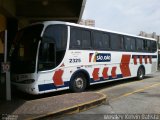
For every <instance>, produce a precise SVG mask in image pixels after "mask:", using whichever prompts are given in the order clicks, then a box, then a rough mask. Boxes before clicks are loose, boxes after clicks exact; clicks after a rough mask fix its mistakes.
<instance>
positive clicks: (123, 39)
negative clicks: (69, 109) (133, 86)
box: [10, 21, 158, 94]
mask: <svg viewBox="0 0 160 120" xmlns="http://www.w3.org/2000/svg"><path fill="white" fill-rule="evenodd" d="M10 55H11V73H12V74H11V78H12V84H13V85H14V86H16V88H17V89H19V90H21V91H23V92H27V93H29V94H43V93H48V92H53V91H60V90H66V89H70V90H72V91H73V92H82V91H84V90H85V89H86V87H87V86H89V85H94V84H99V83H105V82H110V81H115V80H121V79H126V78H132V77H137V79H143V78H144V76H145V75H146V74H151V73H153V72H156V71H157V64H158V63H157V62H158V60H157V59H158V49H157V42H156V40H155V39H151V38H145V37H140V36H134V35H130V34H124V33H120V32H115V31H110V30H104V29H100V28H95V27H88V26H83V25H78V24H74V23H69V22H61V21H45V22H40V23H36V24H32V25H30V26H28V27H25V28H23V29H21V30H19V31H18V33H17V35H16V38H15V40H14V44H13V46H12V48H11V51H10Z"/></svg>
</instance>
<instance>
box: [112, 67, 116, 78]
mask: <svg viewBox="0 0 160 120" xmlns="http://www.w3.org/2000/svg"><path fill="white" fill-rule="evenodd" d="M116 69H117V67H112V71H111V74H112V78H116V77H117V74H116Z"/></svg>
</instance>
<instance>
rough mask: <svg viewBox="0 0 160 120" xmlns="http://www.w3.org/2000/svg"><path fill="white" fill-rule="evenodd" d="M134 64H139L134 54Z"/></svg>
mask: <svg viewBox="0 0 160 120" xmlns="http://www.w3.org/2000/svg"><path fill="white" fill-rule="evenodd" d="M134 65H137V56H134Z"/></svg>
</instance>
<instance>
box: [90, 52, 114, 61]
mask: <svg viewBox="0 0 160 120" xmlns="http://www.w3.org/2000/svg"><path fill="white" fill-rule="evenodd" d="M93 56H94V57H93ZM91 61H93V62H110V61H111V54H109V53H97V52H96V53H95V55H94V53H90V54H89V62H91Z"/></svg>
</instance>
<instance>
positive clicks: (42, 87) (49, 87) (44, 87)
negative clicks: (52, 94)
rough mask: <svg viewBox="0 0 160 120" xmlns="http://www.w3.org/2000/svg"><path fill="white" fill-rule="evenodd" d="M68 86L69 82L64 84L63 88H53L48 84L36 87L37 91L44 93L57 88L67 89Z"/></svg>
mask: <svg viewBox="0 0 160 120" xmlns="http://www.w3.org/2000/svg"><path fill="white" fill-rule="evenodd" d="M68 86H69V81H67V82H64V85H63V86H58V87H57V86H55V85H54V84H53V83H49V84H41V85H38V89H39V91H46V90H52V89H58V88H63V87H68Z"/></svg>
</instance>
